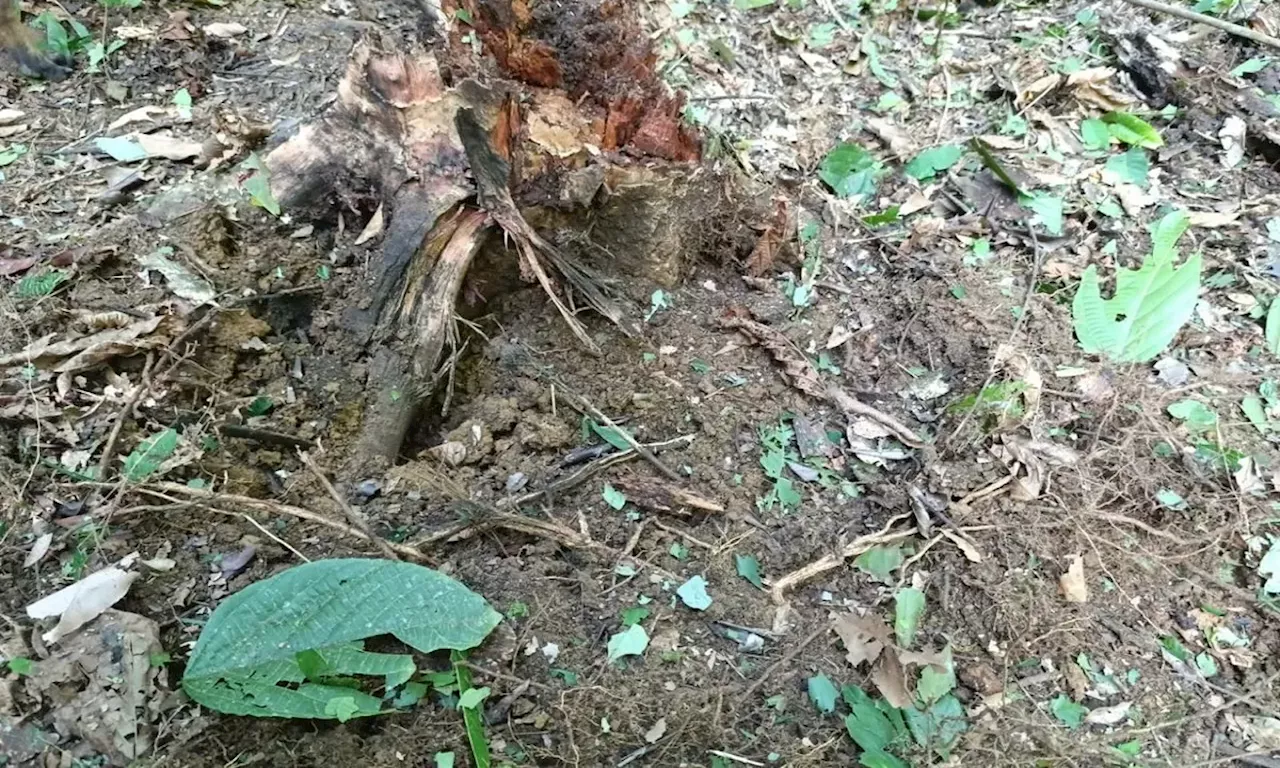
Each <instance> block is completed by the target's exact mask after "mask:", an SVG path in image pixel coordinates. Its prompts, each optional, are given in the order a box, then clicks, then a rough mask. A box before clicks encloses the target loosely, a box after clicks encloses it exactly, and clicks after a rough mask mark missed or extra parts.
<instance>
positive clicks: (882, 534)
mask: <svg viewBox="0 0 1280 768" xmlns="http://www.w3.org/2000/svg"><path fill="white" fill-rule="evenodd" d="M910 516H911V515H909V514H906V515H898V516H896V517H894V518H891V519H890V520H889V522H887V523H885V526H884V527H883V528H881V529H880V530H879V531H877V532H875V533H869V534H867V535H866V536H859V537H858V538H856V539H854V540H853V541H851V542H849V543H848V544H846V545H844V548H843V549H842V550H841V551H840V552H838V553H836V554H833V555H826V556H825V557H821V558H819V559H817V560H814V561H813V562H812V563H809V564H808V565H804V566H801V567H799V568H797V569H796V570H794V571H792V572H791V573H788V574H787V575H786V576H783V577H782V578H780V579H778V580H777V581H775V582H774V583H773V589H771V590H770V591H769V596H770V597H771V598H772V599H773V602H774V605H784V604H786V601H787V598H786V592H787V590H788V589H791V588H792V587H794V586H796V585H798V584H803V583H804V582H806V581H808V580H809V579H812V578H813V577H814V576H817V575H818V574H821V573H826V572H827V571H830V570H832V569H834V568H838V567H839V566H840V565H841V564H842V563H843V562H844V561H845V560H846V559H847V558H850V557H855V556H857V555H860V554H862V553H863V552H866V551H867V550H869V549H871V548H872V547H874V546H876V545H877V544H887V543H889V542H891V541H897V540H898V539H905V538H908V537H911V536H915V535H916V533H917V531H916V529H915V528H909V529H907V530H905V531H898V532H896V533H890V531H891V530H892V529H893V526H894V525H896V524H897V523H898V522H899V521H901V520H906V519H907V518H908V517H910Z"/></svg>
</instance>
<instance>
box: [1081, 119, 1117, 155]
mask: <svg viewBox="0 0 1280 768" xmlns="http://www.w3.org/2000/svg"><path fill="white" fill-rule="evenodd" d="M1080 141H1081V143H1083V144H1084V148H1085V149H1089V150H1093V151H1095V152H1096V151H1101V150H1105V149H1106V148H1107V147H1109V146H1111V129H1110V128H1108V127H1107V124H1106V123H1104V122H1102V121H1101V120H1098V119H1097V118H1089V119H1088V120H1085V121H1084V122H1083V123H1081V124H1080Z"/></svg>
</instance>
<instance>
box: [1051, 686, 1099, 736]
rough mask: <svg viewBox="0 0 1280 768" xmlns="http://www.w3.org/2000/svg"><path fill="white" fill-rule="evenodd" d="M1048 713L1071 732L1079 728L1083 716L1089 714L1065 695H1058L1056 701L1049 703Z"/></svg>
mask: <svg viewBox="0 0 1280 768" xmlns="http://www.w3.org/2000/svg"><path fill="white" fill-rule="evenodd" d="M1049 711H1051V712H1053V716H1054V717H1056V718H1058V720H1060V721H1062V723H1063V724H1064V725H1066V726H1067V727H1068V728H1070V729H1071V730H1073V731H1074V730H1075V729H1077V728H1079V727H1080V724H1081V723H1083V722H1084V716H1085V715H1087V714H1089V710H1087V709H1085V708H1084V707H1083V706H1081V705H1079V704H1077V703H1076V702H1074V701H1072V700H1071V697H1069V696H1067V695H1066V694H1065V693H1060V694H1058V697H1057V698H1056V699H1054V700H1053V701H1051V702H1049Z"/></svg>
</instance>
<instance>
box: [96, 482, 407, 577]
mask: <svg viewBox="0 0 1280 768" xmlns="http://www.w3.org/2000/svg"><path fill="white" fill-rule="evenodd" d="M92 485H98V486H101V485H110V486H111V487H114V486H115V484H114V483H92ZM156 489H159V490H156ZM133 490H134V491H135V492H137V493H142V494H145V495H147V496H151V497H153V498H157V499H162V500H164V501H167V502H169V503H171V504H188V505H190V506H195V507H200V508H201V509H207V510H209V511H210V512H214V513H216V514H220V515H232V516H237V517H238V516H239V515H240V514H242V513H240V512H229V511H227V510H225V509H221V508H219V507H216V506H214V505H213V504H212V503H209V502H215V501H225V502H228V503H230V504H239V505H242V506H245V507H249V508H250V509H256V510H259V511H262V512H267V513H272V514H278V515H288V516H289V517H296V518H298V519H299V520H306V521H307V522H311V523H317V524H319V525H323V526H327V527H329V528H332V529H334V530H336V531H341V532H342V533H345V534H346V535H348V536H352V537H355V538H357V539H368V538H369V536H368V535H367V534H365V532H364V531H361V530H360V529H359V528H353V527H351V526H349V525H347V524H345V523H340V522H338V521H337V520H334V519H332V518H330V517H328V516H326V515H322V514H320V513H319V512H312V511H311V510H309V509H304V508H302V507H295V506H292V505H289V504H281V503H279V502H275V501H269V500H266V499H255V498H253V497H252V496H240V495H238V494H234V493H216V492H214V491H210V490H206V489H204V488H188V487H187V486H185V485H180V484H178V483H153V484H152V485H151V487H146V486H142V487H138V488H134V489H133ZM161 491H164V493H161ZM168 493H173V494H179V495H182V496H186V497H189V498H197V499H203V500H204V502H205V503H202V502H198V501H182V500H180V499H175V498H173V497H172V496H168V495H166V494H168ZM142 511H147V510H146V509H144V508H141V507H134V508H125V509H121V510H118V511H117V513H116V514H117V515H122V514H127V513H132V512H142ZM388 546H390V547H391V548H392V549H394V550H395V551H396V552H398V553H399V554H401V555H403V556H405V557H407V558H409V559H410V560H416V561H418V562H427V556H426V555H424V554H422V553H421V552H419V551H418V550H416V549H414V548H413V547H409V546H405V545H404V544H396V543H388Z"/></svg>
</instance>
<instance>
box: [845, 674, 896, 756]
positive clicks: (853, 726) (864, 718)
mask: <svg viewBox="0 0 1280 768" xmlns="http://www.w3.org/2000/svg"><path fill="white" fill-rule="evenodd" d="M840 692H841V695H842V697H843V698H844V701H845V703H846V704H848V705H849V712H850V714H849V716H848V717H846V718H845V719H844V727H845V730H846V731H848V732H849V738H851V739H853V743H854V744H857V745H858V749H861V750H862V751H863V752H871V753H877V752H884V751H885V750H886V749H888V748H889V747H890V746H891V745H893V744H894V742H895V741H897V740H898V735H899V733H898V729H897V728H895V727H894V723H893V721H891V720H890V719H889V717H888V715H887V714H886V713H885V710H884V709H882V708H881V705H880V703H878V702H877V701H875V700H874V699H872V698H871V697H870V696H868V695H867V692H866V691H864V690H862V689H861V688H858V687H856V686H852V685H846V686H844V687H843V688H841V690H840ZM885 706H887V705H885Z"/></svg>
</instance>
